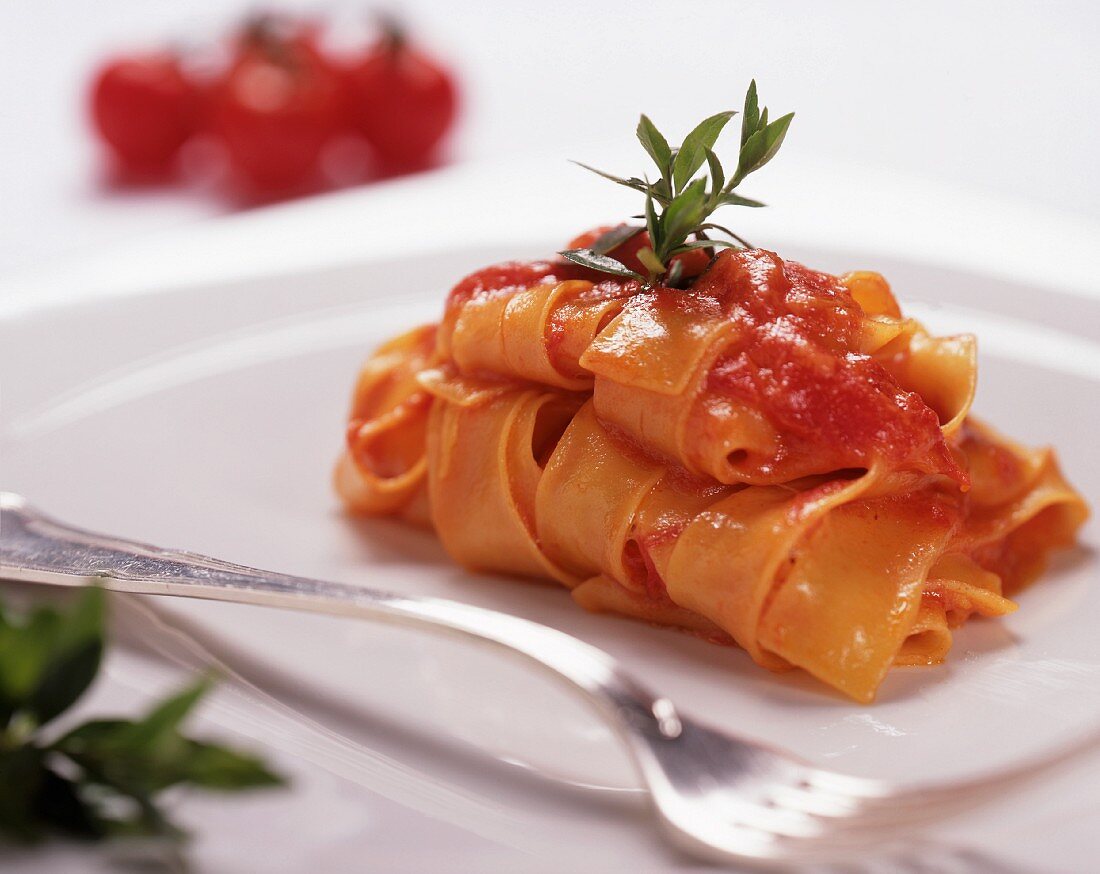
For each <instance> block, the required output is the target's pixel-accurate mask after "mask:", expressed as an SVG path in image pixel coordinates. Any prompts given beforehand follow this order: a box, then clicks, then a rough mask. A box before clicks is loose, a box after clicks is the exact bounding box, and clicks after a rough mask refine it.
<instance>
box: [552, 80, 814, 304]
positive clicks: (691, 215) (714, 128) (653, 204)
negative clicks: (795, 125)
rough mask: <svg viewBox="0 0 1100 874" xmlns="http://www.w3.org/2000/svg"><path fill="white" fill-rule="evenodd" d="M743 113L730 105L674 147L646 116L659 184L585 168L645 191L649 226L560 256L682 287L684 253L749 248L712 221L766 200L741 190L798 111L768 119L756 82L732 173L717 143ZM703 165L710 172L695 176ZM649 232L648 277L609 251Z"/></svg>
mask: <svg viewBox="0 0 1100 874" xmlns="http://www.w3.org/2000/svg"><path fill="white" fill-rule="evenodd" d="M736 114H737V113H736V112H734V111H732V110H730V111H726V112H719V113H718V114H717V115H712V116H711V117H710V118H707V119H704V120H703V121H701V122H699V124H697V125H696V126H695V128H694V129H693V130H692V131H691V133H689V134H688V135H687V136H686V137H684V141H683V142H682V143H681V144H680V146H679V148H673V147H671V146H669V144H668V141H667V140H666V139H665V137H664V135H663V134H662V133H661V132H660V131H659V130H658V129H657V126H656V125H655V124H654V123H653V122H652V121H650V120H649V119H648V118H647V117H646V116H644V115H643V116H642V117H641V120H640V121H639V122H638V129H637V135H638V141H639V142H640V143H641V144H642V148H644V149H645V150H646V152H647V153H648V155H649V157H650V158H651V159H652V160H653V163H654V164H655V165H656V166H657V170H658V172H659V174H660V175H659V176H658V178H657V180H656V181H655V182H650V181H649V179H648V177H647V178H645V179H639V178H638V177H636V176H631V177H628V178H623V177H621V176H614V175H612V174H611V173H605V172H604V171H603V170H597V169H596V168H594V167H589V166H588V165H587V164H581V165H580V166H582V167H584V168H585V169H586V170H591V171H592V172H593V173H596V174H598V175H600V176H602V177H604V178H605V179H610V180H611V181H612V182H615V183H617V184H619V185H625V186H626V187H627V188H631V189H633V190H634V191H637V192H640V193H641V194H644V195H645V214H644V216H638V218H644V219H645V226H644V227H642V226H635V225H619V226H618V227H617V228H613V229H612V230H610V231H608V232H607V234H605V235H603V236H602V237H600V238H599V239H598V240H597V241H596V242H595V243H594V244H593V245H592V246H591V247H590V248H584V249H569V250H567V251H565V252H561V253H560V254H561V255H563V256H564V257H565V258H568V259H569V260H570V261H573V262H575V263H577V264H582V265H584V266H585V267H590V268H592V269H593V270H598V271H601V272H603V273H611V274H614V275H616V276H625V277H630V278H634V279H638V280H641V281H644V282H646V283H650V284H651V283H654V282H658V281H661V280H662V279H663V281H664V283H665V284H666V285H672V286H675V285H676V284H677V283H678V281H679V279H680V277H679V275H678V270H677V268H678V267H679V263H680V262H674V261H673V259H674V258H675V257H676V256H677V255H680V254H683V253H685V252H690V251H692V250H693V249H707V250H714V249H718V248H723V247H734V248H736V247H737V246H739V245H740V246H747V245H748V244H747V243H746V242H745V241H744V240H743V239H742V238H741V237H739V236H738V235H737V234H734V233H733V232H732V231H729V230H728V229H726V228H724V227H722V226H721V225H716V224H714V223H713V222H709V221H707V219H708V218H709V217H710V215H711V214H712V213H713V212H714V211H715V210H717V209H718V208H719V207H721V206H751V207H759V206H764V204H763V203H761V202H760V201H758V200H752V199H751V198H748V197H743V196H742V195H740V194H738V193H737V191H736V190H735V189H736V188H737V186H739V185H740V184H741V183H742V182H743V181H744V180H745V178H746V177H747V176H749V174H751V173H755V172H756V171H757V170H759V169H760V168H761V167H763V166H764V165H765V164H767V163H768V162H769V161H770V160H771V159H772V158H774V157H775V155H776V152H778V151H779V147H780V146H781V145H782V144H783V138H784V137H785V136H786V135H787V129H788V128H789V127H790V125H791V120H792V119H793V118H794V113H793V112H791V113H788V114H787V115H784V116H783V117H782V118H777V119H776V120H775V121H768V109H767V107H764V108H763V109H760V102H759V99H758V97H757V93H756V80H755V79H754V80H753V81H752V82H751V83H750V84H749V89H748V92H747V93H746V95H745V105H744V109H743V112H742V114H741V147H740V151H739V152H738V156H737V167H736V168H735V169H734V172H733V174H732V175H730V176H729V178H728V179H727V177H726V171H725V168H723V166H722V163H721V162H720V161H719V160H718V156H717V155H716V154H715V153H714V145H715V143H716V142H717V141H718V136H719V134H721V133H722V131H723V129H724V128H725V127H726V125H727V123H728V122H729V121H730V119H731V118H733V117H734V116H735V115H736ZM578 163H579V162H578ZM704 164H705V165H706V169H705V172H704V173H703V175H702V176H699V177H698V178H696V174H697V173H698V172H699V170H701V169H703V168H704ZM642 231H647V232H648V234H649V245H648V246H644V247H642V248H641V249H639V251H638V253H637V257H638V260H639V261H641V263H642V265H643V266H644V267H645V269H646V271H647V273H646V274H645V275H642V274H641V273H638V272H636V271H634V270H631V269H629V268H628V267H626V265H624V264H622V263H621V262H620V261H618V260H616V259H615V258H612V257H611V255H610V254H609V253H610V252H611V251H612V250H614V249H615V248H617V247H618V246H620V245H622V243H624V242H625V241H626V240H628V239H630V238H631V237H633V236H635V235H637V234H639V233H641V232H642ZM716 231H717V232H719V233H722V234H725V235H727V236H728V237H730V238H731V239H729V240H724V239H715V238H714V237H713V233H714V232H716Z"/></svg>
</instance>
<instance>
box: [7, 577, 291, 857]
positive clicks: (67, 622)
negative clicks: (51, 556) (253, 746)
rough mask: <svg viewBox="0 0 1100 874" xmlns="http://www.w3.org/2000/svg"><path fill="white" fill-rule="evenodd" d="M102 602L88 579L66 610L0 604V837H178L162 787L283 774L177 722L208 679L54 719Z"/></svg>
mask: <svg viewBox="0 0 1100 874" xmlns="http://www.w3.org/2000/svg"><path fill="white" fill-rule="evenodd" d="M103 609H104V608H103V593H102V592H101V591H100V590H99V589H96V588H89V589H88V590H87V591H85V592H84V593H83V595H82V597H81V598H80V600H79V601H78V603H77V604H76V605H75V606H74V607H73V608H72V609H71V610H70V611H68V612H62V611H60V610H57V609H54V608H51V607H39V608H36V609H34V610H32V611H31V612H30V613H29V614H27V615H26V616H25V617H16V616H14V615H11V614H9V613H8V612H6V611H5V610H4V607H3V604H0V840H4V839H6V840H9V841H14V842H20V843H29V842H34V841H38V840H40V839H42V838H44V837H45V836H46V835H47V834H49V833H51V832H55V833H62V834H65V835H68V836H70V837H77V838H85V839H100V838H106V837H113V836H138V837H157V838H171V839H176V838H180V837H182V836H183V832H182V831H181V830H180V829H179V828H178V827H176V826H175V825H173V824H172V823H171V821H170V820H169V819H168V817H167V815H166V814H165V812H164V810H163V809H162V808H161V806H160V805H159V804H158V802H157V796H158V794H159V793H160V792H162V791H163V790H165V789H167V788H169V787H171V786H177V785H191V786H196V787H200V788H204V789H216V790H240V789H251V788H254V787H262V786H277V785H281V784H282V782H283V781H282V778H281V777H279V776H278V775H276V774H274V773H273V772H272V771H270V770H269V769H268V768H267V766H266V765H265V764H264V763H263V762H262V761H261V760H260V759H258V758H256V757H255V756H253V755H250V754H247V753H242V752H238V751H235V750H232V749H228V748H227V747H224V746H220V745H217V744H213V743H209V742H206V741H202V740H195V739H193V738H190V737H186V736H185V735H183V734H181V733H180V724H181V722H182V721H183V719H184V718H185V717H186V716H187V715H188V713H189V712H190V711H191V710H192V708H194V706H195V705H196V704H197V703H198V701H199V699H200V698H202V696H203V694H204V693H205V692H206V691H207V689H208V688H209V686H210V680H209V679H203V680H200V681H199V682H196V683H194V684H192V685H190V686H188V687H187V688H185V689H184V690H183V691H181V692H179V693H178V694H176V695H173V696H171V697H169V698H167V699H166V700H164V701H162V702H161V703H160V704H158V705H156V706H155V707H153V708H152V709H151V710H149V712H147V713H146V714H145V715H144V716H142V717H141V718H139V719H136V720H130V719H97V720H92V721H90V722H85V723H83V724H81V725H78V726H76V727H74V728H71V729H69V730H67V731H57V730H54V729H53V725H52V723H53V722H54V720H56V719H57V718H58V717H60V716H62V714H64V712H65V711H66V710H68V709H69V708H70V707H71V706H72V705H73V704H74V703H76V701H77V699H79V698H80V697H81V695H82V694H83V693H84V692H85V690H86V689H87V688H88V686H90V685H91V683H92V680H93V679H94V678H95V676H96V674H97V673H98V671H99V666H100V661H101V659H102V656H103V651H104V634H103Z"/></svg>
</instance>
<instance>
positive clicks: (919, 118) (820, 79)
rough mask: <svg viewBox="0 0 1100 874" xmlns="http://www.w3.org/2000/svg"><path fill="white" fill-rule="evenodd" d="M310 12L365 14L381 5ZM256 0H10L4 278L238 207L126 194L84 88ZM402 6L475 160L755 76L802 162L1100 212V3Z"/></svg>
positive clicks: (208, 32) (623, 123) (564, 139)
mask: <svg viewBox="0 0 1100 874" xmlns="http://www.w3.org/2000/svg"><path fill="white" fill-rule="evenodd" d="M266 5H268V6H285V5H288V4H278V3H272V4H266ZM391 5H394V6H395V5H397V4H391ZM293 6H295V7H296V8H300V9H322V10H324V9H328V10H335V11H336V12H337V13H338V14H340V15H342V16H344V17H345V18H346V19H356V18H358V17H359V16H360V10H361V9H366V8H368V7H366V6H365V5H353V4H347V3H341V4H334V3H298V4H293ZM254 7H255V4H249V3H245V2H238V0H188V2H186V3H181V2H178V0H97V2H86V0H5V2H3V3H0V34H2V40H3V43H2V51H0V73H2V75H0V275H2V274H7V275H8V276H9V277H10V276H13V275H16V274H17V273H19V274H21V273H23V272H24V271H27V270H31V271H33V270H34V269H35V268H36V267H38V266H41V265H44V264H46V263H50V264H51V265H53V264H56V263H57V261H58V259H59V258H60V257H62V256H70V255H71V256H76V255H79V254H86V253H90V252H98V251H100V250H103V249H104V248H105V247H107V248H109V247H108V245H107V244H124V243H125V242H126V241H127V240H128V239H131V238H133V237H135V236H138V235H143V234H148V233H150V232H152V231H156V230H162V229H166V228H169V227H172V226H176V225H180V224H183V223H186V222H191V221H194V220H196V219H199V218H202V217H207V216H211V215H216V214H219V213H223V212H226V211H227V210H228V209H230V206H229V204H227V203H226V202H224V201H221V200H219V199H218V198H216V197H213V196H211V195H210V194H209V193H207V192H194V191H191V192H176V191H161V192H158V191H143V192H132V191H131V192H128V193H119V192H111V191H109V190H107V189H105V187H104V186H103V185H102V184H101V182H100V178H101V173H100V172H99V169H100V167H101V162H100V160H99V157H100V156H99V155H98V154H97V152H96V148H95V145H94V143H93V142H92V141H91V138H90V136H89V135H88V132H87V130H86V127H85V121H84V116H83V101H84V87H85V84H86V81H87V78H88V76H89V74H90V71H91V69H92V68H93V66H94V64H95V62H96V61H97V59H99V58H101V57H102V56H104V55H105V54H106V53H108V52H111V51H114V50H120V49H126V48H131V47H141V46H144V45H149V44H155V43H157V42H158V41H161V42H162V41H166V40H177V41H179V40H183V41H189V42H200V43H201V42H202V41H203V40H206V39H209V38H211V37H213V36H214V35H216V34H217V33H219V32H220V31H221V30H222V29H223V26H224V25H226V24H228V23H230V22H232V21H234V20H236V19H238V18H239V17H240V16H241V15H242V14H243V13H244V12H245V11H246V10H248V9H250V8H254ZM400 8H401V9H403V10H404V11H405V14H406V17H407V18H408V20H410V21H411V22H412V23H413V24H414V26H415V27H416V29H417V30H418V31H419V32H420V33H421V34H422V35H423V39H424V40H425V41H426V42H427V43H428V44H429V45H430V46H432V47H433V48H434V49H436V50H437V51H438V52H440V53H441V54H442V55H443V56H445V57H447V58H449V59H451V60H452V61H453V62H454V64H455V65H456V67H458V69H459V70H460V73H461V75H462V78H463V81H464V84H465V91H466V97H467V99H466V112H465V115H464V118H463V123H462V129H461V132H460V134H459V136H458V137H457V138H456V141H455V143H454V154H455V157H456V159H457V160H459V161H464V162H471V161H472V162H492V161H494V160H501V159H504V158H513V157H518V156H523V155H527V154H531V153H535V152H541V153H545V154H547V155H548V156H553V159H554V160H561V158H562V157H563V156H566V155H569V156H574V155H575V156H577V157H586V156H587V155H589V154H592V152H593V151H596V152H598V149H597V148H596V146H595V145H592V146H586V144H589V143H591V144H597V143H600V142H605V141H612V140H621V139H622V138H624V137H629V136H631V131H632V128H633V125H634V122H635V120H636V117H637V114H638V112H639V111H645V112H647V113H649V114H650V115H651V117H653V118H654V119H655V120H656V121H657V122H658V123H659V124H660V125H661V126H662V127H664V128H666V129H668V130H669V131H670V135H681V134H682V133H683V132H684V131H685V129H686V127H687V126H688V125H689V124H690V123H691V122H692V121H693V120H696V119H698V118H700V117H702V116H703V115H704V114H709V113H711V112H713V111H716V110H718V109H722V108H726V107H736V106H738V105H739V104H740V100H741V97H742V95H743V93H744V88H745V84H746V83H747V81H748V79H749V78H751V77H752V76H755V77H756V78H757V79H758V81H759V83H760V87H761V93H762V96H763V97H764V98H765V100H766V101H767V102H768V103H769V104H770V106H771V107H772V110H773V113H777V112H783V111H787V110H788V109H794V110H796V111H797V113H798V117H797V119H796V122H795V126H794V128H793V129H792V132H791V135H790V137H789V138H788V142H787V145H786V146H785V147H784V156H785V158H786V160H788V161H790V162H792V163H798V162H799V161H800V160H802V159H805V158H808V157H812V158H813V159H814V160H825V161H830V162H838V163H846V164H856V165H861V166H865V167H867V168H869V169H871V170H885V171H890V172H901V173H904V174H906V175H909V176H914V177H917V178H925V179H928V180H930V181H934V182H937V183H940V184H943V183H948V184H950V185H957V186H959V187H960V188H966V189H971V190H973V191H974V192H975V193H978V194H981V193H983V192H984V193H992V194H996V195H1001V196H1009V197H1011V198H1013V199H1017V200H1019V201H1022V202H1023V203H1029V202H1030V203H1034V204H1036V205H1037V206H1043V207H1047V208H1049V207H1055V208H1057V209H1059V210H1061V211H1064V212H1065V213H1067V214H1070V215H1072V214H1074V213H1076V214H1078V215H1082V216H1089V217H1092V218H1094V219H1095V218H1097V217H1098V216H1100V172H1098V171H1097V167H1096V161H1097V156H1100V124H1098V123H1097V121H1096V119H1097V118H1100V60H1098V55H1097V52H1096V51H1095V40H1096V37H1097V35H1098V34H1100V6H1098V5H1097V4H1095V3H1091V2H1069V0H1062V2H1058V0H1055V2H1043V3H1037V2H1036V3H1022V2H989V3H982V2H970V3H966V2H949V0H947V2H922V3H878V2H837V3H820V2H819V3H812V2H790V0H787V2H767V3H759V2H755V3H744V2H733V0H726V2H676V3H671V2H667V3H644V2H638V0H633V2H623V0H615V2H606V0H605V2H599V3H594V2H590V0H589V2H577V0H559V2H540V3H530V2H516V0H482V2H477V3H459V2H453V0H452V2H447V0H419V2H412V3H406V4H403V5H402V6H401V7H400ZM777 166H778V165H777ZM623 169H624V170H627V171H630V170H632V169H633V168H629V167H627V168H623ZM769 172H773V173H777V172H781V171H777V170H775V169H771V168H770V171H769ZM767 185H768V180H767V178H766V177H762V178H761V180H760V183H759V187H758V190H757V191H756V192H755V193H759V194H761V195H762V196H764V197H765V199H767V191H768V188H767ZM806 196H807V197H813V192H807V195H806ZM897 208H898V209H904V204H898V205H897ZM949 208H950V205H949V204H945V209H949ZM1048 211H1049V210H1048Z"/></svg>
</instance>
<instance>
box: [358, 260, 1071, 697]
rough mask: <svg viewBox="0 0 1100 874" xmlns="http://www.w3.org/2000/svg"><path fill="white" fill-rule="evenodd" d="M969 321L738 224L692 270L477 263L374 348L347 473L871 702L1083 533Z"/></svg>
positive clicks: (532, 567)
mask: <svg viewBox="0 0 1100 874" xmlns="http://www.w3.org/2000/svg"><path fill="white" fill-rule="evenodd" d="M975 384H976V370H975V343H974V339H973V338H972V337H970V336H958V337H933V336H931V335H929V334H928V333H927V332H926V331H925V330H924V328H923V327H922V326H921V325H920V324H919V323H917V322H915V321H913V320H911V319H906V318H904V317H903V316H902V313H901V311H900V309H899V308H898V305H897V302H896V301H895V299H894V297H893V295H892V293H891V291H890V288H889V286H888V285H887V283H886V281H885V280H884V279H883V278H882V277H881V276H879V275H878V274H875V273H868V272H859V273H851V274H847V275H846V276H843V277H839V278H837V277H833V276H830V275H828V274H824V273H819V272H816V271H812V270H809V269H807V268H805V267H803V266H801V265H799V264H796V263H794V262H789V261H784V260H782V259H780V258H779V257H778V256H777V255H775V254H773V253H770V252H766V251H762V250H739V251H732V250H730V251H724V252H722V253H721V254H719V255H718V256H717V257H716V258H715V259H714V261H713V262H712V263H711V264H710V266H709V267H708V268H707V269H706V270H705V272H703V273H702V274H701V275H699V276H698V277H696V278H695V279H694V281H693V282H692V283H691V284H690V285H689V287H688V288H687V289H684V290H677V289H669V288H663V287H657V288H651V289H649V288H643V287H641V286H640V285H638V284H637V283H636V282H631V281H618V280H608V279H606V278H604V277H602V276H600V275H598V274H595V273H590V272H589V271H587V270H585V269H584V268H579V267H576V266H574V265H571V264H566V263H558V262H535V263H533V264H505V265H499V266H497V267H493V268H489V269H488V270H486V271H482V272H481V273H478V274H474V275H473V276H471V277H468V278H467V279H466V280H463V282H461V283H460V284H459V285H458V286H457V287H456V289H455V290H454V291H453V292H452V294H451V296H450V298H449V300H448V304H447V308H446V312H445V314H444V317H443V319H442V321H441V323H440V325H439V326H438V327H437V326H428V327H423V328H417V329H415V330H413V331H410V332H409V333H407V334H404V335H402V336H400V337H397V338H395V339H394V340H391V341H390V342H389V343H387V344H385V345H384V346H382V347H381V348H380V349H379V350H378V351H377V352H376V353H375V354H374V356H373V357H372V358H371V359H370V360H369V361H368V362H367V363H366V365H365V366H364V368H363V371H362V373H361V374H360V377H359V381H358V383H357V386H356V389H355V394H354V399H353V403H352V410H351V415H350V417H349V425H348V431H347V449H346V451H345V453H344V455H343V456H342V458H341V460H340V462H339V464H338V466H337V470H336V486H337V489H338V491H339V493H340V495H341V496H342V498H343V500H344V502H345V503H346V505H347V507H348V508H349V509H350V510H351V511H353V512H357V513H364V514H371V515H395V516H400V517H403V518H406V519H408V520H410V521H412V522H415V523H419V524H430V525H431V526H433V527H434V529H435V531H436V532H437V534H438V536H439V537H440V539H441V540H442V542H443V545H444V546H445V547H446V549H447V550H448V552H449V553H450V554H451V555H452V556H453V557H454V559H455V560H456V561H458V562H459V563H461V564H462V565H464V566H466V567H469V568H472V569H475V570H481V571H494V572H501V573H506V574H513V575H521V576H533V577H543V578H549V579H552V580H556V581H557V582H559V583H561V584H562V585H564V586H566V587H567V588H568V589H570V590H571V592H572V596H573V598H574V599H575V600H576V601H577V602H578V603H579V604H580V605H582V606H583V607H585V608H586V609H589V610H593V611H602V612H608V613H617V614H621V615H625V616H629V617H634V618H636V619H640V620H643V621H646V622H650V623H654V624H659V625H666V626H672V627H675V628H680V629H683V630H685V631H688V632H690V633H693V634H696V635H699V636H701V637H704V638H706V639H709V640H713V641H716V642H724V643H735V644H737V645H739V646H740V647H742V648H743V649H744V650H745V651H746V652H747V653H748V654H749V655H750V656H751V657H752V658H753V659H754V660H755V661H756V662H758V663H759V664H760V665H762V666H764V667H766V668H769V669H772V670H787V669H790V668H792V667H797V668H801V669H803V670H805V671H807V672H808V673H810V674H812V675H813V676H815V677H817V678H818V679H819V680H821V681H822V682H824V683H826V684H828V685H830V686H832V687H834V688H836V689H838V690H840V691H841V692H843V693H845V694H847V695H849V696H850V697H852V698H854V699H856V700H857V701H863V702H867V701H870V700H872V699H873V697H874V695H875V691H876V689H877V688H878V686H879V685H880V683H881V682H882V680H883V678H884V677H885V675H886V673H887V672H888V671H889V669H890V667H891V666H892V665H895V664H899V665H917V664H935V663H937V662H940V661H942V660H943V659H944V657H945V656H946V654H947V651H948V650H949V649H950V646H951V639H952V629H954V628H957V627H958V626H959V625H961V624H962V623H963V622H965V621H966V620H967V619H968V618H970V617H971V616H973V615H982V616H1000V615H1004V614H1006V613H1010V612H1012V611H1013V610H1015V609H1016V605H1015V604H1014V603H1013V602H1012V601H1011V600H1009V599H1008V597H1007V596H1008V595H1009V594H1011V593H1012V592H1013V591H1015V590H1017V589H1018V588H1020V587H1021V586H1023V585H1025V584H1026V583H1028V582H1030V581H1031V580H1033V579H1034V578H1035V577H1036V576H1037V575H1038V574H1039V573H1041V571H1042V569H1043V567H1044V564H1045V562H1046V558H1047V556H1048V554H1049V552H1050V551H1051V550H1052V549H1054V548H1056V547H1061V546H1066V545H1069V544H1071V543H1072V542H1073V539H1074V536H1075V533H1076V530H1077V528H1078V527H1079V526H1080V525H1081V524H1082V523H1083V521H1084V519H1085V517H1086V515H1087V509H1086V506H1085V504H1084V502H1083V500H1082V499H1081V497H1080V496H1079V495H1078V494H1077V492H1075V491H1074V490H1073V488H1072V487H1071V486H1069V485H1068V484H1067V482H1066V481H1065V479H1064V478H1063V477H1062V474H1061V472H1060V471H1059V468H1058V464H1057V461H1056V459H1055V457H1054V454H1053V452H1052V451H1051V450H1049V449H1044V450H1030V449H1025V448H1023V447H1021V446H1018V445H1017V444H1015V443H1013V442H1011V441H1010V440H1007V439H1006V438H1004V437H1001V436H1000V435H998V434H997V433H996V432H994V431H993V430H992V429H990V428H989V427H987V426H985V425H983V424H981V423H979V422H977V421H976V420H974V419H973V418H971V417H970V416H969V409H970V404H971V401H972V400H973V397H974V389H975Z"/></svg>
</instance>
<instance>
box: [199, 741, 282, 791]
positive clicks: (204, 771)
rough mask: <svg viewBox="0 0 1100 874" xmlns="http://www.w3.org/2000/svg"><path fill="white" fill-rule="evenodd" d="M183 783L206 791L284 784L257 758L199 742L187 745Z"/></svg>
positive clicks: (279, 777)
mask: <svg viewBox="0 0 1100 874" xmlns="http://www.w3.org/2000/svg"><path fill="white" fill-rule="evenodd" d="M184 780H185V782H187V783H190V784H192V785H194V786H202V787H203V788H206V789H253V788H261V787H265V786H281V785H283V784H284V782H285V781H284V779H283V778H282V777H281V776H279V775H278V774H276V773H274V772H273V771H271V770H269V769H268V767H267V766H266V765H265V764H264V763H263V760H261V759H260V758H258V757H257V756H253V755H249V754H247V753H240V752H237V751H236V750H231V749H228V748H227V747H223V746H218V745H217V744H211V743H203V742H201V741H189V742H188V746H187V754H186V756H185V758H184Z"/></svg>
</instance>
